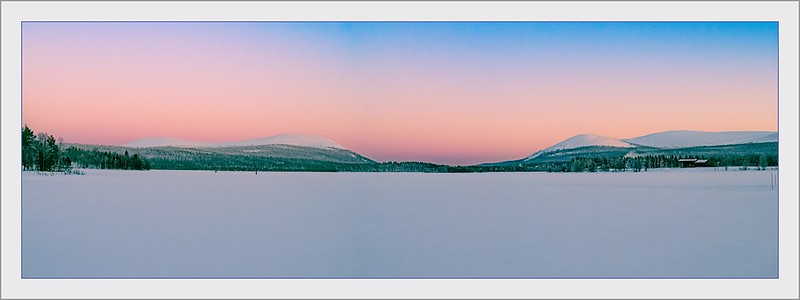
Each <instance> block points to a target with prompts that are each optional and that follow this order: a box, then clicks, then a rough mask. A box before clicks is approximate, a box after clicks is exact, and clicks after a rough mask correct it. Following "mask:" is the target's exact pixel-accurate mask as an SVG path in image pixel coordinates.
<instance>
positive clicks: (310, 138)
mask: <svg viewBox="0 0 800 300" xmlns="http://www.w3.org/2000/svg"><path fill="white" fill-rule="evenodd" d="M258 145H292V146H301V147H314V148H337V149H345V148H344V147H342V145H339V144H337V143H336V142H334V141H332V140H330V139H326V138H323V137H319V136H315V135H308V134H281V135H276V136H270V137H265V138H260V139H253V140H247V141H239V142H226V143H203V142H195V141H185V140H179V139H174V138H148V139H141V140H136V141H133V142H130V143H127V144H125V145H124V146H126V147H139V148H143V147H166V146H172V147H204V148H216V147H241V146H258Z"/></svg>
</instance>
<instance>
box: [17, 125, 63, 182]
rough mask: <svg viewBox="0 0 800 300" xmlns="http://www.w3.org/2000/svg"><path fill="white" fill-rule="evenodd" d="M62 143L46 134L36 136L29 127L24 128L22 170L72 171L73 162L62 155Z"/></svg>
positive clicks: (41, 133)
mask: <svg viewBox="0 0 800 300" xmlns="http://www.w3.org/2000/svg"><path fill="white" fill-rule="evenodd" d="M59 144H60V142H56V138H55V137H53V135H49V134H47V133H44V132H40V133H38V134H35V133H34V132H33V130H31V129H30V128H28V125H25V127H23V128H22V168H23V170H28V171H42V172H55V171H67V170H70V169H71V165H72V161H71V160H70V159H69V157H66V156H64V155H63V154H62V153H61V147H60V146H59Z"/></svg>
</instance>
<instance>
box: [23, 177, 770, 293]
mask: <svg viewBox="0 0 800 300" xmlns="http://www.w3.org/2000/svg"><path fill="white" fill-rule="evenodd" d="M770 173H773V174H776V173H777V171H739V170H730V171H722V170H720V171H714V170H713V169H710V170H709V169H696V170H650V171H648V172H642V173H632V172H627V173H553V174H548V173H486V174H419V173H381V174H378V173H264V172H260V173H258V175H256V174H254V173H235V172H219V173H214V172H199V171H149V172H141V171H109V170H87V171H86V175H83V176H78V175H58V176H42V175H37V174H35V173H27V172H26V173H25V174H23V189H22V192H23V194H22V195H23V196H22V201H23V219H22V220H23V224H22V225H23V252H22V253H23V258H22V263H23V265H22V274H23V277H24V278H64V277H83V278H87V277H88V278H98V277H126V278H131V277H240V278H241V277H263V278H266V277H291V278H296V277H301V278H307V277H314V278H329V277H334V278H339V277H349V278H352V277H358V278H379V277H395V278H396V277H425V278H430V277H433V278H439V277H447V278H463V277H481V278H485V277H505V278H508V277H525V278H542V277H579V278H587V277H616V278H620V277H650V278H653V277H658V278H663V277H688V278H702V277H713V278H723V277H724V278H730V277H748V278H755V277H758V278H760V277H766V278H775V277H777V266H778V257H777V242H778V240H777V224H778V223H777V221H778V220H777V211H778V207H777V200H778V199H777V198H778V196H777V195H778V194H777V188H775V189H772V188H771V187H770V175H769V174H770Z"/></svg>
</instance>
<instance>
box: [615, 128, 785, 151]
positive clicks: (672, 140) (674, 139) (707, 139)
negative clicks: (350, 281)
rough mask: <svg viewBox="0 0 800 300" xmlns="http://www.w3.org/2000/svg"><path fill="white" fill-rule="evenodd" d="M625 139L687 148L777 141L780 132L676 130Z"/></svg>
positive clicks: (658, 145) (637, 142)
mask: <svg viewBox="0 0 800 300" xmlns="http://www.w3.org/2000/svg"><path fill="white" fill-rule="evenodd" d="M624 141H625V142H628V143H631V144H636V145H642V146H649V147H656V148H685V147H694V146H717V145H733V144H746V143H763V142H777V141H778V133H777V132H772V131H724V132H706V131H690V130H675V131H665V132H659V133H653V134H648V135H645V136H640V137H637V138H632V139H627V140H624Z"/></svg>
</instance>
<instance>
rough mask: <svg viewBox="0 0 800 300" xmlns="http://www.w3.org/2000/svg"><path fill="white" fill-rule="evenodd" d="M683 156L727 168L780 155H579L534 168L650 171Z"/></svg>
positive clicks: (762, 164) (762, 163) (765, 163)
mask: <svg viewBox="0 0 800 300" xmlns="http://www.w3.org/2000/svg"><path fill="white" fill-rule="evenodd" d="M681 159H698V160H706V162H705V163H703V164H699V165H697V166H698V167H722V168H725V169H726V170H727V168H728V167H730V166H740V167H745V168H747V167H754V168H758V169H764V168H766V167H771V166H777V165H778V156H777V155H765V154H761V155H758V154H750V155H716V156H705V155H686V156H679V155H647V156H638V157H625V156H620V157H575V158H572V159H571V160H569V161H563V162H549V163H543V164H539V165H534V166H531V168H532V169H533V170H534V171H547V172H608V171H618V172H619V171H628V170H630V171H633V172H639V171H642V170H644V171H647V170H648V169H655V168H681V167H686V166H684V165H681V162H680V160H681Z"/></svg>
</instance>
